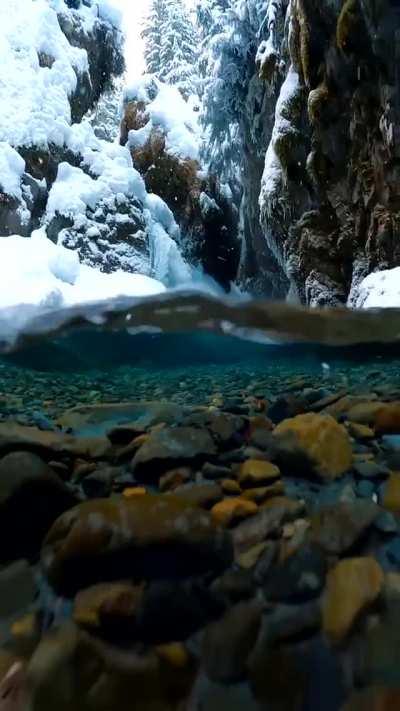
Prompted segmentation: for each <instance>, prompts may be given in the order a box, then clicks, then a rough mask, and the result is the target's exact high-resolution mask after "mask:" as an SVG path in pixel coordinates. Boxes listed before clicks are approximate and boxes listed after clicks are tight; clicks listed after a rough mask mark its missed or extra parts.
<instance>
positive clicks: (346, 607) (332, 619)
mask: <svg viewBox="0 0 400 711" xmlns="http://www.w3.org/2000/svg"><path fill="white" fill-rule="evenodd" d="M383 582H384V575H383V571H382V569H381V567H380V566H379V564H378V563H377V562H376V560H375V559H374V558H368V557H365V558H348V559H345V560H341V561H340V562H339V563H338V564H337V565H336V566H335V567H334V568H333V569H332V570H331V571H330V572H329V574H328V579H327V585H326V591H325V597H324V601H323V610H322V620H323V630H324V632H325V634H326V635H327V637H328V638H329V639H330V641H331V642H333V643H335V644H338V643H341V642H342V641H343V640H344V639H345V638H346V637H347V635H348V634H349V633H350V631H351V630H352V628H353V626H354V624H355V623H356V622H357V621H358V619H359V618H360V616H361V615H362V614H363V613H364V612H365V611H367V610H368V609H369V607H370V606H371V605H372V603H374V602H375V600H376V599H377V597H378V596H379V595H380V593H381V590H382V587H383Z"/></svg>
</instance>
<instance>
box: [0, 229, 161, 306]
mask: <svg viewBox="0 0 400 711" xmlns="http://www.w3.org/2000/svg"><path fill="white" fill-rule="evenodd" d="M0 283H1V290H0V307H1V308H4V307H7V306H15V305H22V304H31V305H35V306H38V307H40V309H43V308H46V309H54V308H61V307H63V306H70V305H73V304H82V303H88V302H91V301H96V300H105V299H111V298H113V297H118V296H150V295H153V294H158V293H161V292H163V291H164V290H165V287H164V286H163V284H161V283H160V282H159V281H156V280H155V279H151V278H149V277H146V276H142V275H140V274H128V273H126V272H122V271H116V272H113V273H112V274H104V273H102V272H100V271H98V270H97V269H94V268H92V267H88V266H86V265H84V264H80V263H79V258H78V255H77V253H76V252H73V251H71V250H68V249H66V248H65V247H61V246H57V245H55V244H53V243H52V242H50V240H48V239H47V238H46V236H45V235H44V234H43V232H42V231H37V232H34V233H33V234H32V237H31V238H25V237H20V236H17V235H14V236H11V237H1V238H0Z"/></svg>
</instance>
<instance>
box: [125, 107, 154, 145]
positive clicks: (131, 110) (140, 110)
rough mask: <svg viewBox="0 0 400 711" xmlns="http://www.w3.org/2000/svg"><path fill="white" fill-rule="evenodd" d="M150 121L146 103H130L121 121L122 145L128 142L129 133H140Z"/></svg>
mask: <svg viewBox="0 0 400 711" xmlns="http://www.w3.org/2000/svg"><path fill="white" fill-rule="evenodd" d="M148 120H149V114H148V112H147V110H146V103H145V102H144V101H129V102H128V103H127V104H126V105H125V108H124V115H123V118H122V121H121V131H120V141H121V144H122V145H125V143H126V142H127V140H128V135H129V131H138V130H139V129H141V128H144V127H145V126H146V124H147V123H148Z"/></svg>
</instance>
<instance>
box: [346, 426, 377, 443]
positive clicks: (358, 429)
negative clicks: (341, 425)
mask: <svg viewBox="0 0 400 711" xmlns="http://www.w3.org/2000/svg"><path fill="white" fill-rule="evenodd" d="M347 430H348V432H349V435H351V437H354V439H356V440H359V441H360V442H365V441H369V440H371V439H374V437H375V432H374V430H373V429H371V427H368V425H362V424H359V423H358V422H349V423H348V427H347Z"/></svg>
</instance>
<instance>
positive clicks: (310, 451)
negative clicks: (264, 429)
mask: <svg viewBox="0 0 400 711" xmlns="http://www.w3.org/2000/svg"><path fill="white" fill-rule="evenodd" d="M274 437H275V438H276V440H277V442H278V445H279V439H280V438H281V439H283V441H284V442H286V444H287V451H286V454H287V455H288V456H287V457H286V461H284V462H283V463H282V466H283V467H284V468H285V470H286V471H287V472H288V473H289V467H290V466H291V467H293V469H292V472H291V474H292V475H296V458H298V459H299V460H300V464H301V470H302V471H304V470H305V469H306V467H307V463H308V468H309V473H310V474H315V475H316V476H318V477H319V478H321V479H323V480H326V481H330V480H332V479H337V478H338V477H340V476H342V475H343V474H345V472H347V471H348V470H349V469H350V467H351V464H352V461H353V455H352V449H351V443H350V438H349V436H348V434H347V432H346V430H345V429H344V427H342V425H339V424H338V423H337V422H336V420H334V419H333V417H331V416H330V415H319V414H314V413H307V414H305V415H297V417H293V418H291V419H288V420H284V421H283V422H281V423H280V424H279V425H278V426H277V427H276V428H275V430H274ZM280 458H281V459H285V452H284V450H282V453H281V457H280ZM288 458H289V460H290V461H287V459H288ZM278 459H279V452H278ZM284 465H286V466H284Z"/></svg>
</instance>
